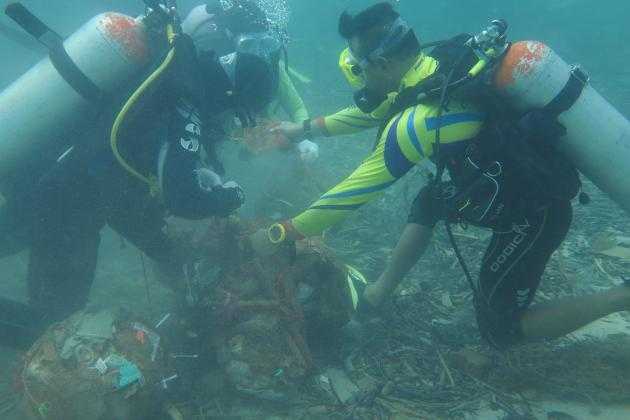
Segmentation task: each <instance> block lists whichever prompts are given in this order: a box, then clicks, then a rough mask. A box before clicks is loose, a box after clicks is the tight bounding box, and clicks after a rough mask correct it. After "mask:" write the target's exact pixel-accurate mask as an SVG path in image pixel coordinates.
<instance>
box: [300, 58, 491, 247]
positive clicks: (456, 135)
mask: <svg viewBox="0 0 630 420" xmlns="http://www.w3.org/2000/svg"><path fill="white" fill-rule="evenodd" d="M420 61H421V60H419V62H420ZM416 68H417V67H416ZM434 68H435V66H434ZM412 70H413V69H412ZM432 71H434V69H433V70H432ZM432 71H431V72H432ZM420 80H422V79H421V78H420ZM401 86H402V87H401V89H402V88H404V86H405V85H404V84H403V85H401ZM407 86H409V85H407ZM438 111H439V103H438V101H437V100H432V101H429V102H426V103H421V104H419V105H416V106H413V107H410V108H408V109H406V110H404V111H403V112H400V113H399V114H397V115H395V116H394V117H393V118H392V119H391V120H390V121H389V122H388V123H387V125H386V126H385V129H384V130H383V132H382V134H381V137H380V138H379V140H378V143H377V145H376V147H375V149H374V151H373V152H372V154H371V155H370V156H369V157H368V158H367V159H365V160H364V161H363V163H362V164H361V165H360V166H359V167H358V168H357V169H356V170H355V171H354V172H353V173H352V174H351V175H350V176H349V177H348V178H346V179H345V180H344V181H342V182H341V183H340V184H338V185H337V186H336V187H334V188H333V189H331V190H330V191H328V192H327V193H326V194H324V195H323V196H322V197H321V198H320V199H319V200H317V201H316V202H315V203H314V204H312V205H311V206H310V207H309V208H308V209H307V210H306V211H304V212H303V213H301V214H300V215H298V216H297V217H295V218H294V219H293V220H291V223H292V225H293V227H294V228H295V229H296V230H297V232H298V233H300V234H301V235H303V236H307V237H308V236H316V235H319V234H321V233H322V232H323V231H324V230H325V229H327V228H328V227H330V226H332V225H334V224H335V223H338V222H340V221H341V220H343V219H344V218H346V217H348V216H349V215H350V214H351V213H352V212H353V211H354V210H356V209H358V208H359V207H361V206H362V205H364V204H366V203H368V202H370V201H372V200H375V199H377V198H378V197H380V196H381V195H382V194H383V193H384V191H385V189H386V188H388V187H389V186H391V185H392V184H394V183H395V182H396V181H397V180H398V179H400V178H401V177H402V176H403V175H405V174H406V173H407V172H408V171H409V170H410V169H411V168H412V167H413V166H414V165H415V164H417V163H419V162H420V161H421V160H423V159H424V158H430V157H431V156H432V154H433V145H434V143H435V133H436V129H437V128H438V127H439V128H440V145H441V153H445V154H449V153H450V152H452V151H455V150H459V149H460V148H465V147H466V145H467V144H468V142H469V141H470V140H472V139H474V138H475V137H476V136H477V134H478V133H479V131H480V130H481V126H482V125H483V120H484V116H483V114H482V113H481V112H480V111H479V110H478V109H476V108H475V107H473V106H471V105H470V104H466V103H463V102H457V101H451V102H449V105H448V109H447V110H444V111H443V112H442V115H441V116H440V117H439V118H438V117H437V115H438Z"/></svg>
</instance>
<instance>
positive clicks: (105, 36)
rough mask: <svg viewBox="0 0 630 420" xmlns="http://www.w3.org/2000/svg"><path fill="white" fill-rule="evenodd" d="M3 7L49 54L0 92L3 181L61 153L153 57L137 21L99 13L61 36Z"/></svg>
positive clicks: (18, 9)
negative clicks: (31, 162)
mask: <svg viewBox="0 0 630 420" xmlns="http://www.w3.org/2000/svg"><path fill="white" fill-rule="evenodd" d="M6 12H7V14H8V15H9V16H10V17H11V18H13V19H14V20H15V21H17V22H18V23H19V24H20V25H21V26H22V27H23V28H24V29H26V30H27V31H28V32H29V33H30V34H31V35H33V36H34V37H35V38H36V39H38V40H39V41H40V42H41V43H43V44H44V45H45V46H46V47H47V48H48V50H49V54H48V56H47V57H45V58H44V59H42V60H41V61H40V62H39V63H37V64H36V65H34V66H33V67H32V68H31V69H30V70H29V71H27V72H26V73H25V74H24V75H22V76H21V77H20V78H19V79H17V80H16V81H15V82H13V83H12V84H11V85H9V86H8V87H7V88H6V89H4V90H3V91H2V92H1V93H0V185H1V182H2V181H3V179H4V178H5V177H7V176H9V175H12V174H14V172H15V171H16V170H18V169H19V168H20V166H21V165H23V164H24V162H25V161H29V160H33V158H35V157H38V156H45V155H46V156H47V155H53V156H60V155H61V154H62V153H63V151H64V150H66V149H67V148H68V147H69V146H70V141H71V140H76V139H71V137H76V133H77V132H79V133H80V132H81V130H82V129H84V128H86V124H88V123H91V122H93V121H91V120H90V119H89V118H87V116H88V115H94V113H95V110H97V109H98V108H99V107H100V106H101V105H102V104H103V102H104V100H105V99H106V98H107V97H108V96H109V95H113V94H115V93H116V92H117V91H118V90H119V89H120V88H122V87H123V86H125V84H126V83H129V81H130V80H132V78H134V77H136V76H138V75H139V74H140V72H141V71H142V70H144V69H146V67H147V65H148V64H149V63H150V62H151V52H150V48H149V44H148V34H147V30H146V27H145V25H144V23H143V21H142V20H141V19H134V18H131V17H129V16H125V15H123V14H120V13H103V14H100V15H98V16H95V17H94V18H92V19H90V20H89V21H88V22H86V23H85V24H84V25H83V26H81V27H80V28H79V29H78V30H77V31H76V32H75V33H74V34H72V35H71V36H70V37H68V38H67V39H66V40H65V41H64V40H63V38H61V37H60V36H59V35H57V34H56V33H54V32H53V31H52V30H50V29H49V28H48V27H47V26H46V25H45V24H44V23H42V22H41V21H40V20H39V19H37V18H36V17H35V16H34V15H32V14H31V13H30V12H29V11H28V10H27V9H26V8H25V7H24V6H22V5H21V4H20V3H12V4H10V5H9V6H7V9H6ZM73 135H74V136H73Z"/></svg>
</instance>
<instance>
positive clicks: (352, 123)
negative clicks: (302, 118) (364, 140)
mask: <svg viewBox="0 0 630 420" xmlns="http://www.w3.org/2000/svg"><path fill="white" fill-rule="evenodd" d="M315 123H316V124H317V125H319V128H321V129H322V131H323V132H324V134H325V135H326V136H329V137H334V136H343V135H347V134H354V133H359V132H361V131H365V130H368V129H370V128H374V127H378V126H379V125H381V124H382V123H383V120H380V119H378V118H374V117H372V116H371V115H369V114H365V113H363V112H362V111H361V110H360V109H359V108H357V107H356V106H350V107H348V108H345V109H342V110H341V111H339V112H337V113H335V114H332V115H328V116H325V117H320V118H317V119H316V120H315Z"/></svg>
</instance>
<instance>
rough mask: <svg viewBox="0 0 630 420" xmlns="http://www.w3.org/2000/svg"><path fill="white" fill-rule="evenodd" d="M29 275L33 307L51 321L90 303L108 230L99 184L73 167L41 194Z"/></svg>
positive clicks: (79, 169)
mask: <svg viewBox="0 0 630 420" xmlns="http://www.w3.org/2000/svg"><path fill="white" fill-rule="evenodd" d="M35 206H36V207H35V220H34V228H33V230H32V237H31V252H30V259H29V265H28V273H27V284H28V295H29V303H30V304H32V305H33V306H34V307H36V308H37V309H38V310H41V311H44V312H45V313H46V314H47V316H48V317H49V318H48V320H49V322H54V321H58V320H61V319H63V318H65V317H66V316H68V315H70V314H72V313H73V312H75V311H77V310H80V309H82V308H83V307H84V306H85V304H86V303H87V300H88V297H89V293H90V288H91V287H92V283H93V281H94V274H95V271H96V260H97V253H98V247H99V244H100V230H101V228H102V226H103V225H104V216H103V214H104V207H103V205H102V201H101V195H100V190H99V188H98V183H97V182H96V180H94V179H92V178H91V177H90V176H88V175H87V172H86V171H84V170H83V168H75V169H74V170H72V171H69V173H68V174H67V176H63V177H60V178H57V179H54V180H51V181H50V182H49V183H46V184H43V185H42V186H41V188H40V190H39V191H38V195H37V202H36V203H35Z"/></svg>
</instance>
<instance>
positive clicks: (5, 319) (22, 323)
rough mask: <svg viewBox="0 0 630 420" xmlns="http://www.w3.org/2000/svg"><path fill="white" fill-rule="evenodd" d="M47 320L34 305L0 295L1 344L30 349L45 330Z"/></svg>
mask: <svg viewBox="0 0 630 420" xmlns="http://www.w3.org/2000/svg"><path fill="white" fill-rule="evenodd" d="M45 320H46V316H45V314H44V313H43V312H41V311H38V310H37V309H35V308H33V307H32V306H30V305H27V304H25V303H21V302H18V301H15V300H10V299H6V298H3V297H0V345H4V346H7V347H13V348H16V349H19V350H28V348H29V347H30V346H31V345H32V344H33V343H34V342H35V340H36V339H37V338H38V337H39V336H40V335H41V333H42V332H43V331H44V329H45V327H46V322H45Z"/></svg>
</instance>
